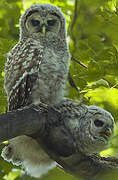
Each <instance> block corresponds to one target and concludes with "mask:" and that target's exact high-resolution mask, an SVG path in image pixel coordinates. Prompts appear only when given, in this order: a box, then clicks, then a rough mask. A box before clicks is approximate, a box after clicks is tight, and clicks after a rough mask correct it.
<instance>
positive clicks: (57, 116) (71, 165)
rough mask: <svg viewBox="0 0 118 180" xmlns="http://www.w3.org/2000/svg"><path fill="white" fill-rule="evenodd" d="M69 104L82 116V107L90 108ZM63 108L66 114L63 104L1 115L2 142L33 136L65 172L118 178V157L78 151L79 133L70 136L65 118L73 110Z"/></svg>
mask: <svg viewBox="0 0 118 180" xmlns="http://www.w3.org/2000/svg"><path fill="white" fill-rule="evenodd" d="M70 105H71V109H73V108H75V109H76V111H77V108H79V109H80V116H81V112H82V111H83V108H84V111H85V113H87V111H88V106H85V105H80V104H77V103H75V104H74V105H73V102H72V101H70ZM63 107H64V109H65V110H64V111H62V106H61V105H59V107H58V106H57V105H56V106H44V105H42V104H40V105H38V106H31V107H25V108H23V109H19V110H16V111H13V112H8V113H5V114H1V115H0V141H1V142H2V141H5V140H8V139H10V138H13V137H15V136H19V135H23V134H25V135H30V136H31V137H34V138H36V139H37V141H38V140H39V139H40V145H42V147H43V149H44V150H45V151H46V152H47V153H48V154H49V156H50V157H51V158H52V159H53V160H55V161H56V162H57V163H59V164H60V165H61V166H62V167H63V169H64V170H65V171H66V172H68V173H70V174H72V175H73V176H76V177H77V178H80V179H83V180H91V179H92V180H99V179H100V180H103V179H105V180H106V177H107V176H108V175H109V176H110V175H111V176H110V177H113V175H114V174H115V173H116V174H117V175H118V159H117V158H113V157H100V156H99V155H96V154H93V155H91V156H86V155H84V154H83V153H82V152H79V151H78V150H77V149H76V148H77V147H76V146H75V142H76V141H78V139H77V137H78V136H77V134H76V133H75V136H74V134H72V133H70V131H69V123H68V120H67V119H66V118H67V116H65V113H66V112H68V111H70V109H69V108H68V107H66V106H63ZM64 121H65V123H64ZM72 121H73V120H72ZM78 121H79V119H78ZM76 123H77V122H76ZM70 125H71V123H70ZM72 128H74V126H73V127H70V129H71V130H74V129H72ZM49 134H50V136H49ZM65 135H66V136H65ZM47 137H48V139H47ZM53 145H54V146H53ZM103 175H104V176H103ZM104 177H105V178H104ZM111 179H112V178H111ZM111 179H108V180H111ZM114 180H117V178H116V179H115V178H114Z"/></svg>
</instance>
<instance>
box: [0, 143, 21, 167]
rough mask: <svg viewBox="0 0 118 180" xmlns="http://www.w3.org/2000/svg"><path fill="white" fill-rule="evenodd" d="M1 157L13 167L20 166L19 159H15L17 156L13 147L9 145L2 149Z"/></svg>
mask: <svg viewBox="0 0 118 180" xmlns="http://www.w3.org/2000/svg"><path fill="white" fill-rule="evenodd" d="M1 156H2V157H3V158H4V159H5V160H6V161H11V162H12V163H13V164H14V165H20V164H21V160H20V158H18V157H17V154H15V152H14V148H13V146H12V145H10V144H9V145H8V146H5V147H4V148H3V150H2V154H1Z"/></svg>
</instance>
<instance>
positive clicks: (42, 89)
mask: <svg viewBox="0 0 118 180" xmlns="http://www.w3.org/2000/svg"><path fill="white" fill-rule="evenodd" d="M66 38H67V35H66V22H65V18H64V16H63V14H62V12H61V11H60V9H59V8H57V7H56V6H53V5H49V4H36V5H32V6H31V7H29V8H28V9H26V11H25V13H24V14H23V15H22V16H21V19H20V40H19V42H18V44H16V46H14V47H13V49H12V50H11V51H10V52H9V54H8V57H7V62H6V64H5V80H4V87H5V91H6V93H7V99H8V109H9V110H10V111H12V110H14V109H18V108H21V107H24V106H28V105H30V104H38V103H39V102H42V103H45V104H58V103H59V102H60V100H61V99H62V98H63V96H64V90H65V84H66V79H67V75H68V67H69V61H70V55H69V50H68V45H67V39H66ZM26 120H27V119H26ZM9 144H10V145H9V148H8V147H6V148H5V149H4V157H5V159H6V160H10V161H12V162H13V163H14V164H16V165H18V164H20V163H21V161H22V159H20V157H19V156H20V153H22V155H23V153H24V152H29V151H30V152H31V153H29V159H28V162H26V163H24V164H23V166H24V167H25V169H26V170H27V172H28V173H30V174H31V175H32V176H35V177H40V176H41V175H42V174H44V173H46V172H47V171H48V170H49V169H51V168H53V167H55V165H56V163H55V162H53V161H52V160H50V158H49V157H48V155H47V154H46V153H44V151H43V150H42V149H41V148H40V146H39V145H38V144H37V142H36V141H35V140H34V139H32V138H30V137H28V136H26V137H24V136H21V137H17V138H14V139H12V140H10V141H9ZM29 144H30V150H29ZM15 148H16V149H19V151H20V153H19V152H15ZM28 150H29V151H28ZM11 152H12V153H13V152H14V153H15V156H14V158H12V157H11V156H10V154H11ZM35 153H36V154H39V156H38V158H36V157H35ZM5 154H6V155H5ZM16 154H17V155H16ZM31 154H32V155H31ZM34 159H35V161H33V160H34ZM33 163H34V164H33ZM30 164H31V167H32V166H33V165H35V167H36V168H34V169H33V170H32V168H31V167H30ZM31 171H33V172H31Z"/></svg>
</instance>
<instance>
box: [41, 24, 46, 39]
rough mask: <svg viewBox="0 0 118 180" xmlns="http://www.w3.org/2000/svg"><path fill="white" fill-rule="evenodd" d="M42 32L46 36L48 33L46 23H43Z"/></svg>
mask: <svg viewBox="0 0 118 180" xmlns="http://www.w3.org/2000/svg"><path fill="white" fill-rule="evenodd" d="M42 34H43V35H44V36H45V34H46V27H45V25H43V26H42Z"/></svg>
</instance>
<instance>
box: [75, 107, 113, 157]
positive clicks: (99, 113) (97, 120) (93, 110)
mask: <svg viewBox="0 0 118 180" xmlns="http://www.w3.org/2000/svg"><path fill="white" fill-rule="evenodd" d="M113 128H114V119H113V117H112V115H111V114H110V113H109V112H108V111H105V110H104V109H102V108H100V107H96V106H89V107H88V112H87V113H86V115H85V117H84V119H81V122H80V129H79V137H78V140H79V143H78V148H79V149H80V150H81V151H82V152H84V153H85V154H87V155H90V154H92V153H98V152H100V151H102V150H104V149H106V148H108V147H109V142H110V139H111V136H112V134H113Z"/></svg>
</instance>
